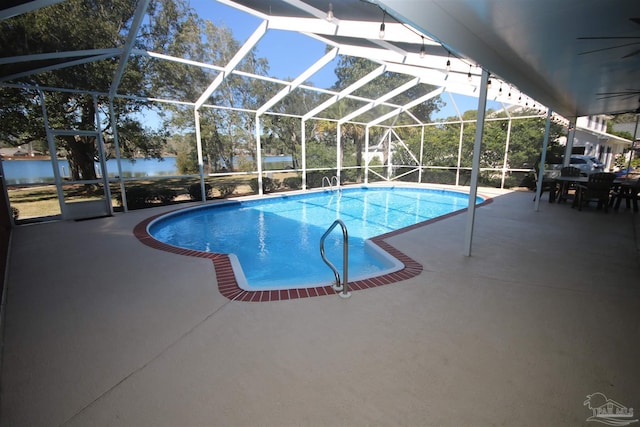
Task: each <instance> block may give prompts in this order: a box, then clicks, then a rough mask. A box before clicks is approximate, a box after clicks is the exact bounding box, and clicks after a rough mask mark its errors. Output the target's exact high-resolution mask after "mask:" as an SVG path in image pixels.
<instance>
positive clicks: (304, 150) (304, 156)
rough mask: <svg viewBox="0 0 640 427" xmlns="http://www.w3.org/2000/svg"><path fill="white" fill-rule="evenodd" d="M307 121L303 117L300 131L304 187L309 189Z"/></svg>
mask: <svg viewBox="0 0 640 427" xmlns="http://www.w3.org/2000/svg"><path fill="white" fill-rule="evenodd" d="M306 124H307V121H306V120H305V119H302V129H301V132H300V135H302V136H301V138H302V148H301V150H300V151H301V153H302V154H301V155H302V189H303V190H306V189H307V126H306Z"/></svg>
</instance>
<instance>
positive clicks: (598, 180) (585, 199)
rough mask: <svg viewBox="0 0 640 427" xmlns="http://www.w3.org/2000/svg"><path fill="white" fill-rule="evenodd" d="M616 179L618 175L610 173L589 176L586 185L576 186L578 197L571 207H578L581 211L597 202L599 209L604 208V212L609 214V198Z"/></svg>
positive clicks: (597, 173)
mask: <svg viewBox="0 0 640 427" xmlns="http://www.w3.org/2000/svg"><path fill="white" fill-rule="evenodd" d="M614 179H616V175H615V174H614V173H610V172H596V173H593V174H591V175H589V180H588V181H587V183H586V184H579V185H578V186H576V196H575V197H574V199H573V205H571V207H575V206H577V207H578V210H579V211H581V210H582V207H583V206H584V205H587V204H588V203H589V202H592V201H596V202H598V205H597V208H598V209H602V208H604V211H605V212H608V211H609V197H610V194H611V187H612V185H613V180H614Z"/></svg>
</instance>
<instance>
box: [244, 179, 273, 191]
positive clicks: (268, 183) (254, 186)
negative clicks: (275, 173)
mask: <svg viewBox="0 0 640 427" xmlns="http://www.w3.org/2000/svg"><path fill="white" fill-rule="evenodd" d="M249 187H251V191H252V192H254V193H257V192H258V178H252V179H251V181H249ZM277 189H278V181H277V180H274V179H271V178H268V177H266V176H265V177H263V178H262V192H263V193H270V192H272V191H274V190H277Z"/></svg>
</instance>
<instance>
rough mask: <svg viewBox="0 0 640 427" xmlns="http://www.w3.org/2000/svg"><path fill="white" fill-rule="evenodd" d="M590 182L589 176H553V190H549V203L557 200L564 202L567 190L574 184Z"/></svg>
mask: <svg viewBox="0 0 640 427" xmlns="http://www.w3.org/2000/svg"><path fill="white" fill-rule="evenodd" d="M587 182H589V177H588V176H556V177H554V178H553V182H552V185H551V190H550V191H549V203H553V202H555V201H556V200H557V201H558V202H564V201H565V200H566V199H567V191H568V190H569V188H570V187H571V185H572V184H586V183H587Z"/></svg>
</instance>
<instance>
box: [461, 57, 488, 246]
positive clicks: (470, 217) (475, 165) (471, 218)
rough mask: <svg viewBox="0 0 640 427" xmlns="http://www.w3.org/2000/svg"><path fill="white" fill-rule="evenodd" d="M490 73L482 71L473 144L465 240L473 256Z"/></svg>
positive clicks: (465, 244)
mask: <svg viewBox="0 0 640 427" xmlns="http://www.w3.org/2000/svg"><path fill="white" fill-rule="evenodd" d="M488 81H489V72H488V71H487V70H485V69H483V70H482V79H481V81H480V96H479V97H478V121H477V123H476V139H475V142H474V143H473V162H472V164H471V188H470V189H469V208H468V210H467V233H466V235H465V239H464V254H465V255H466V256H471V243H472V240H473V227H474V223H475V216H476V196H477V195H478V175H479V174H480V148H481V147H482V133H483V132H484V116H485V113H486V109H487V82H488Z"/></svg>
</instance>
